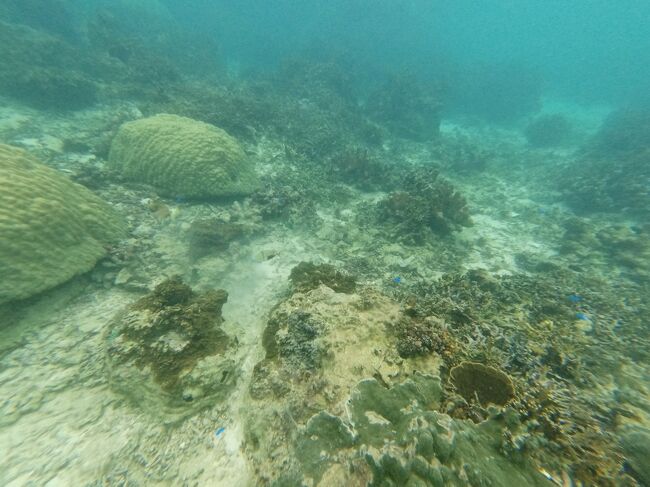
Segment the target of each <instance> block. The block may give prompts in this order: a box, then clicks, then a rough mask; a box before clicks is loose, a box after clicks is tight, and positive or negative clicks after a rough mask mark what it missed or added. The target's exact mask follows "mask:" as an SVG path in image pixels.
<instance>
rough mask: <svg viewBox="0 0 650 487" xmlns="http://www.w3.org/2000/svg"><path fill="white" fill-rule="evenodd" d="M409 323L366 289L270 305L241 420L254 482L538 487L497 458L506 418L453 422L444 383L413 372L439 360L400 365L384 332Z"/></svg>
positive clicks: (520, 460)
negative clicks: (262, 348)
mask: <svg viewBox="0 0 650 487" xmlns="http://www.w3.org/2000/svg"><path fill="white" fill-rule="evenodd" d="M407 319H409V318H408V317H406V316H404V315H403V314H402V313H400V311H399V308H398V307H397V305H396V303H395V302H393V301H391V300H390V299H389V298H387V297H386V296H384V295H382V294H380V293H378V292H376V291H373V290H370V289H364V288H357V291H356V293H353V294H340V293H334V292H333V291H331V290H330V289H328V288H327V287H325V286H321V287H318V288H315V289H312V290H306V291H304V292H298V291H296V292H294V293H293V295H291V296H290V297H288V298H287V299H286V300H285V301H283V302H281V303H280V304H279V305H278V306H277V307H276V309H275V310H274V311H273V313H272V315H271V318H270V320H269V322H268V324H267V328H266V330H265V333H264V346H265V350H266V357H265V358H264V360H262V361H261V362H259V363H258V364H257V365H256V366H255V369H254V372H253V380H252V383H251V386H250V394H251V401H252V407H251V408H250V410H249V411H248V414H247V416H248V422H247V433H246V438H247V442H246V445H247V446H246V450H247V453H248V455H249V457H250V458H251V460H252V461H253V465H254V466H255V467H256V471H257V474H258V481H260V482H266V483H271V484H273V483H276V484H279V485H282V484H291V485H300V484H303V483H307V484H311V485H323V486H324V485H357V484H360V485H419V484H422V485H467V482H468V480H467V479H468V478H469V479H470V484H471V485H474V484H476V485H482V483H485V482H491V483H493V484H494V485H519V484H521V485H544V482H546V480H545V479H544V478H543V477H542V476H540V475H539V474H538V473H537V471H536V469H535V468H534V467H533V465H532V464H531V463H530V461H529V460H527V459H525V458H524V457H523V455H521V454H520V453H518V452H512V453H511V457H510V458H508V457H506V456H505V455H504V454H503V452H502V451H501V447H500V444H501V440H500V438H501V437H502V436H504V435H507V433H508V428H509V427H508V424H507V423H506V422H505V421H504V420H503V418H501V417H499V415H495V416H494V417H490V418H486V421H484V422H483V423H482V424H480V425H475V424H472V423H471V422H470V421H463V420H458V419H452V418H451V417H450V416H449V415H447V414H446V413H445V412H443V409H444V403H445V400H444V399H445V389H444V387H443V384H442V383H441V380H440V378H439V377H437V376H435V375H432V374H429V373H425V372H418V371H416V372H414V369H415V370H422V369H423V368H424V369H431V370H435V365H434V364H435V359H433V357H431V360H427V358H426V357H424V358H422V357H414V358H412V359H407V360H402V359H400V357H399V356H398V355H397V354H395V353H394V352H393V351H392V350H391V348H390V343H391V341H392V339H393V338H392V335H391V334H390V333H387V330H389V329H390V326H387V325H389V324H390V323H393V322H399V321H402V320H407ZM501 392H503V390H501ZM507 392H508V391H506V393H507ZM495 397H496V400H497V401H498V402H500V403H502V402H505V401H502V400H501V399H502V397H500V396H499V397H497V396H495ZM273 451H275V452H281V454H280V455H277V456H273V455H271V454H270V452H273ZM512 458H517V461H516V462H513V461H512ZM463 479H465V480H463Z"/></svg>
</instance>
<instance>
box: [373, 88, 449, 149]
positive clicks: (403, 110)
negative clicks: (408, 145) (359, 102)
mask: <svg viewBox="0 0 650 487" xmlns="http://www.w3.org/2000/svg"><path fill="white" fill-rule="evenodd" d="M438 91H439V90H437V89H431V88H429V87H426V86H425V84H424V83H423V82H422V81H420V80H418V79H417V78H415V77H414V76H407V75H402V76H392V77H390V78H389V79H388V80H386V81H385V82H384V83H383V84H382V85H381V86H379V87H378V88H377V89H376V90H375V91H374V92H372V93H371V94H370V95H369V97H368V100H367V101H366V110H367V112H368V113H369V115H370V116H371V117H372V118H373V119H375V120H376V121H378V122H380V123H381V124H383V125H385V126H386V127H388V128H389V130H390V131H391V132H393V133H394V134H396V135H398V136H400V137H405V138H407V139H413V140H416V141H430V140H433V139H435V138H436V137H437V136H438V134H439V131H440V117H441V115H440V109H441V102H440V95H439V93H438Z"/></svg>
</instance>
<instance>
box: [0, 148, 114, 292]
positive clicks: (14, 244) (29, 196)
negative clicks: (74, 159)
mask: <svg viewBox="0 0 650 487" xmlns="http://www.w3.org/2000/svg"><path fill="white" fill-rule="evenodd" d="M124 231H125V225H124V223H123V221H122V220H121V219H120V217H119V216H118V215H117V214H116V213H115V212H114V211H113V210H112V208H111V207H110V206H109V205H108V204H106V203H105V202H104V201H102V200H101V199H100V198H98V197H97V196H95V195H94V194H93V193H91V192H90V191H89V190H88V189H86V188H84V187H83V186H81V185H79V184H76V183H74V182H72V181H70V180H69V179H68V178H66V177H65V176H63V175H62V174H60V173H58V172H57V171H55V170H54V169H51V168H49V167H47V166H45V165H44V164H42V163H40V162H39V161H38V160H36V159H35V158H34V157H33V156H31V155H30V154H29V153H27V152H26V151H24V150H22V149H19V148H17V147H12V146H9V145H4V144H0V304H2V303H5V302H8V301H12V300H15V299H22V298H27V297H30V296H32V295H34V294H37V293H39V292H40V291H44V290H46V289H49V288H52V287H54V286H56V285H58V284H61V283H63V282H65V281H67V280H68V279H70V278H72V277H73V276H75V275H77V274H81V273H84V272H87V271H89V270H90V269H92V268H93V267H94V265H95V263H96V262H97V260H99V259H100V258H101V257H103V256H104V255H105V254H106V246H108V245H110V244H111V243H112V242H115V241H116V240H119V238H120V237H121V236H122V235H123V233H124Z"/></svg>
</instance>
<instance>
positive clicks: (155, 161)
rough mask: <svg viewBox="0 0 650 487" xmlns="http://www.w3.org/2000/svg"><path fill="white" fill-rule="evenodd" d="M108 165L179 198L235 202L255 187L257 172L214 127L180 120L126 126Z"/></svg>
mask: <svg viewBox="0 0 650 487" xmlns="http://www.w3.org/2000/svg"><path fill="white" fill-rule="evenodd" d="M109 165H110V166H111V167H112V168H113V169H114V170H115V171H117V172H118V173H120V174H121V175H122V176H124V177H125V178H126V179H128V180H132V181H137V182H141V183H147V184H151V185H153V186H155V187H156V188H158V189H159V190H160V191H161V193H164V194H167V195H169V196H175V197H185V198H209V197H219V196H234V195H240V194H247V193H250V192H251V191H253V190H254V189H255V187H256V186H257V176H256V174H255V169H254V166H253V164H252V162H251V161H250V160H249V159H248V158H247V157H246V154H245V153H244V150H243V149H242V148H241V146H240V145H239V143H238V142H237V140H236V139H234V138H233V137H231V136H230V135H228V134H227V133H226V132H225V131H224V130H222V129H220V128H217V127H215V126H213V125H210V124H207V123H203V122H198V121H196V120H192V119H190V118H186V117H179V116H177V115H166V114H161V115H156V116H153V117H149V118H144V119H141V120H136V121H133V122H127V123H125V124H124V125H122V127H121V128H120V130H119V131H118V133H117V135H116V136H115V139H113V143H112V145H111V150H110V154H109Z"/></svg>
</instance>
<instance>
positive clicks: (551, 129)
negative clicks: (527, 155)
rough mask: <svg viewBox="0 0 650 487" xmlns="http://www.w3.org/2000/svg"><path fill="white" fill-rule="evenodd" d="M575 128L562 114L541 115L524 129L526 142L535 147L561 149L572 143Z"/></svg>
mask: <svg viewBox="0 0 650 487" xmlns="http://www.w3.org/2000/svg"><path fill="white" fill-rule="evenodd" d="M573 131H574V129H573V126H572V125H571V122H570V121H569V120H568V119H567V118H566V117H565V116H564V115H562V114H559V113H554V114H547V115H540V116H539V117H537V118H535V119H533V120H532V121H531V122H530V123H528V125H526V127H525V128H524V135H525V136H526V140H527V141H528V143H529V144H530V145H531V146H533V147H560V146H565V145H568V144H570V143H571V142H572V138H573V135H574V134H573Z"/></svg>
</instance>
